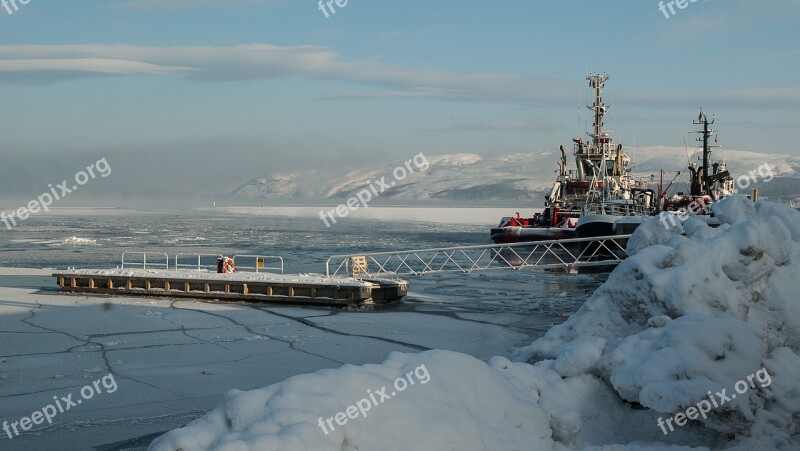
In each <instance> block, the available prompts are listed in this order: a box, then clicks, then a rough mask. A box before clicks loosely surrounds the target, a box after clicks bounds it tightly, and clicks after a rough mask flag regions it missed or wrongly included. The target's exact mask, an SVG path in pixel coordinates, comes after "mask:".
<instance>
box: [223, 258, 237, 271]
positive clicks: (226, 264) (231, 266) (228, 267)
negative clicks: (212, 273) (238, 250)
mask: <svg viewBox="0 0 800 451" xmlns="http://www.w3.org/2000/svg"><path fill="white" fill-rule="evenodd" d="M222 272H223V273H232V272H236V263H234V261H233V259H232V258H230V257H225V258H223V259H222Z"/></svg>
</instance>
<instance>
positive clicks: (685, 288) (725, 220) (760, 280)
mask: <svg viewBox="0 0 800 451" xmlns="http://www.w3.org/2000/svg"><path fill="white" fill-rule="evenodd" d="M714 211H715V213H716V215H717V217H718V218H719V219H720V221H721V222H722V225H721V226H720V227H719V228H717V229H712V228H709V227H708V226H707V225H706V224H705V223H703V222H702V221H699V220H696V219H694V218H690V219H688V220H687V221H686V222H684V223H679V224H677V226H676V227H674V228H672V229H671V230H668V229H666V228H665V226H664V224H663V223H662V222H660V221H659V219H658V218H655V219H653V220H651V221H649V222H648V223H646V224H645V225H643V226H642V227H640V228H639V230H637V232H636V234H635V236H634V237H633V238H632V239H631V241H630V244H629V248H630V250H631V251H632V252H633V253H635V255H633V256H632V257H631V258H629V259H628V260H626V261H625V262H624V263H623V264H621V265H620V266H619V267H618V268H617V269H616V270H615V271H614V273H613V274H612V275H611V277H610V278H609V280H608V281H607V282H606V283H605V284H604V285H603V286H602V287H600V288H599V289H598V290H597V291H596V292H595V293H594V295H593V296H592V297H591V298H590V299H589V300H588V301H587V302H586V303H585V305H584V306H583V307H582V308H581V309H580V310H579V311H578V312H577V313H575V314H574V315H573V316H572V317H571V318H570V319H569V320H567V321H566V322H565V323H564V324H562V325H559V326H556V327H554V328H552V329H551V330H550V331H549V332H548V333H547V334H546V335H545V336H544V337H543V338H541V339H539V340H537V341H535V342H534V343H532V344H531V345H530V346H527V347H525V348H522V349H520V350H519V351H518V352H517V353H516V357H515V360H516V361H514V362H512V361H510V360H508V359H506V358H502V357H495V358H492V359H489V360H488V362H484V361H482V360H479V359H476V358H474V357H470V356H467V355H463V354H459V353H455V352H450V351H442V350H434V351H427V352H423V353H421V354H402V353H392V354H390V355H389V357H388V360H386V361H385V362H384V363H382V364H371V365H364V366H352V365H346V366H343V367H341V368H338V369H332V370H323V371H319V372H316V373H313V374H306V375H299V376H294V377H291V378H289V379H287V380H285V381H283V382H279V383H277V384H274V385H270V386H268V387H266V388H262V389H259V390H254V391H235V390H234V391H231V392H229V393H228V394H227V395H226V397H225V399H224V400H223V401H222V402H221V403H220V404H219V405H218V406H217V407H216V408H215V409H214V410H212V411H211V412H209V413H208V414H207V415H205V416H203V417H202V418H199V419H197V420H195V421H193V422H192V423H190V424H189V425H187V426H186V427H183V428H180V429H177V430H174V431H172V432H170V433H168V434H166V435H164V436H162V437H160V438H158V439H157V440H156V441H154V442H153V443H152V445H151V449H152V450H155V451H162V450H179V449H182V450H204V449H215V450H237V451H238V450H303V449H308V450H355V449H358V450H378V449H380V450H393V449H397V450H400V449H419V450H439V449H454V450H455V449H457V450H474V449H488V450H495V449H509V450H513V449H519V450H523V449H524V450H530V449H536V450H538V449H570V448H575V449H585V448H592V447H596V448H595V449H620V448H619V447H616V446H612V445H627V446H628V447H630V449H657V448H661V449H680V448H679V447H701V448H735V449H742V450H745V449H747V450H749V449H776V448H777V449H781V448H782V449H800V433H799V432H798V424H800V421H799V420H800V358H798V352H800V301H798V293H800V263H799V262H800V213H798V212H797V211H794V210H792V209H788V208H785V207H781V206H778V205H775V204H771V203H768V202H758V203H755V204H754V203H752V202H750V201H748V200H747V199H745V198H743V197H741V196H735V197H731V198H728V199H726V200H725V201H723V202H721V203H719V204H717V205H715V206H714ZM682 233H685V234H686V236H682V235H681V234H682ZM423 366H424V368H425V370H426V372H427V373H428V374H429V375H430V377H429V380H428V382H427V383H424V384H422V383H419V382H418V383H417V384H416V385H414V386H410V387H408V388H406V389H405V390H404V391H402V392H398V393H393V394H392V396H390V398H389V399H385V400H383V399H382V402H380V403H378V404H376V405H374V406H373V407H371V409H370V410H369V411H368V412H355V415H354V416H351V414H352V413H354V411H352V410H351V411H350V414H347V416H345V417H344V419H345V421H343V422H342V423H339V422H338V421H337V420H334V421H333V422H332V424H333V426H334V428H333V429H332V430H330V429H329V430H328V433H327V434H326V433H325V431H324V430H323V428H322V427H320V426H319V423H320V422H324V421H325V420H326V419H328V418H334V419H335V418H337V416H336V414H337V413H338V412H346V411H348V407H349V406H351V405H355V404H356V403H357V402H359V401H360V400H362V399H365V398H368V393H369V392H368V390H371V391H372V393H374V392H375V391H376V390H378V389H380V388H381V387H383V386H386V387H389V390H394V388H392V387H396V385H393V384H394V381H395V380H396V379H397V378H399V377H405V375H408V374H412V375H413V374H415V373H414V371H415V370H418V369H419V368H421V367H423ZM755 374H759V377H758V378H756V379H753V377H752V376H753V375H755ZM748 376H751V377H750V383H749V385H748V386H747V387H746V390H744V392H739V391H738V389H737V390H736V391H734V387H739V384H738V383H739V382H740V381H743V380H744V381H746V380H747V377H748ZM762 376H768V378H767V377H762ZM745 383H746V384H747V382H745ZM389 390H387V391H389ZM723 390H726V392H727V395H726V396H728V397H730V400H729V401H727V402H722V401H719V404H720V405H717V406H715V407H713V408H711V409H710V410H709V412H708V413H707V414H706V415H705V417H699V416H697V415H695V417H696V418H697V419H696V420H691V421H689V422H688V424H686V425H684V426H677V425H676V423H675V419H677V418H678V417H677V416H676V415H678V414H680V413H681V412H687V413H688V412H689V410H687V409H689V408H690V407H692V406H695V405H697V403H698V402H700V401H702V400H704V399H709V395H708V392H711V393H718V392H722V391H723ZM737 393H738V397H732V396H731V395H733V394H737ZM711 396H714V397H715V398H714V399H715V400H716V399H718V398H717V397H716V395H711ZM695 413H696V411H695ZM673 417H675V419H673ZM338 418H339V420H342V417H338ZM659 418H662V419H663V420H667V419H671V420H672V423H670V424H671V425H672V426H671V428H673V429H674V431H670V430H669V429H662V428H661V427H659V425H658V421H659ZM665 432H668V433H665ZM670 447H672V448H670Z"/></svg>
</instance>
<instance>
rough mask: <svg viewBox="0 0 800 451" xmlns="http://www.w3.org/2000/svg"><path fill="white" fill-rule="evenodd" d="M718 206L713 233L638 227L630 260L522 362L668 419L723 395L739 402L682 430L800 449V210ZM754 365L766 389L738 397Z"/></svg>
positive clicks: (661, 225) (697, 225)
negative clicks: (547, 367)
mask: <svg viewBox="0 0 800 451" xmlns="http://www.w3.org/2000/svg"><path fill="white" fill-rule="evenodd" d="M713 211H714V213H715V215H716V217H717V218H718V219H719V220H720V221H721V223H722V225H721V226H720V227H719V228H717V229H712V228H710V227H709V226H708V225H706V224H705V223H704V222H703V221H701V220H699V219H697V218H692V217H689V218H688V219H686V220H685V222H683V223H681V222H677V223H673V222H670V221H662V220H660V218H656V219H654V220H651V221H649V222H647V223H645V224H644V225H642V226H641V227H640V228H639V229H638V230H637V231H636V233H635V234H634V236H633V237H632V238H631V240H630V242H629V245H628V250H629V252H631V253H634V254H635V256H633V257H632V258H630V259H628V260H627V261H625V262H624V263H623V264H622V265H620V267H619V268H617V269H616V270H615V271H614V273H613V274H612V275H611V276H610V277H609V280H608V281H607V282H606V283H605V284H604V285H603V286H602V287H601V288H599V289H598V290H597V292H595V293H594V295H593V296H592V298H591V299H590V300H588V301H587V302H586V304H585V305H584V306H583V307H582V308H581V309H580V310H579V311H578V312H577V313H576V314H575V315H573V317H571V318H570V319H569V320H567V321H566V322H565V323H564V324H562V325H560V326H557V327H554V328H553V329H551V330H550V331H549V332H548V333H547V334H546V335H545V337H543V338H542V339H540V340H537V341H536V342H535V343H533V344H532V345H530V346H528V347H527V348H524V349H522V350H520V351H518V354H517V357H518V358H519V359H520V360H528V361H537V360H541V359H553V360H554V362H555V368H556V369H557V370H558V371H559V372H560V373H561V374H563V375H564V376H567V377H571V376H574V375H576V374H587V373H589V374H593V375H594V376H596V377H598V378H600V379H602V380H603V381H604V382H605V383H607V384H608V385H610V386H611V387H613V390H614V392H615V393H617V394H618V395H619V397H620V398H622V399H623V400H625V401H627V402H629V403H633V404H637V405H641V406H643V407H645V408H647V409H650V411H654V412H658V413H660V414H663V415H660V416H662V417H663V418H664V419H666V418H669V417H671V416H673V415H674V414H676V413H679V412H682V411H684V410H686V409H687V408H689V407H691V406H694V405H696V404H697V403H698V402H700V401H701V400H703V399H704V398H709V395H708V393H709V392H712V395H711V396H713V397H714V400H716V401H720V397H716V395H715V394H716V393H718V392H721V390H723V389H726V390H727V393H725V394H724V396H728V397H730V395H732V394H736V395H737V396H738V397H732V398H731V400H730V401H727V402H725V403H724V404H722V403H721V402H720V404H722V405H719V406H718V407H714V408H713V409H712V410H711V411H710V412H709V413H708V414H707V418H702V417H700V418H698V419H697V420H696V421H693V422H690V424H689V425H687V426H685V427H683V429H685V431H681V432H691V433H698V434H705V435H706V439H707V440H711V441H712V442H715V443H717V444H719V443H720V442H722V441H724V440H725V438H726V437H727V435H726V434H732V435H733V436H736V437H737V438H738V439H740V440H741V441H742V442H745V443H750V444H754V443H759V444H760V445H761V446H762V447H763V446H765V443H768V445H766V446H768V447H778V446H790V445H789V444H790V443H792V444H793V446H795V447H798V446H800V436H798V420H799V419H800V358H798V351H800V302H798V298H797V293H800V278H798V275H800V265H799V264H798V263H799V262H800V213H798V212H797V211H794V210H791V209H788V208H785V207H781V206H779V205H776V204H772V203H769V202H758V203H753V202H751V201H749V200H747V199H746V198H744V197H742V196H733V197H730V198H727V199H726V200H724V201H722V202H720V203H718V204H716V205H714V207H713ZM668 226H669V227H668ZM684 233H685V234H686V235H685V236H683V235H682V234H684ZM759 370H763V371H762V373H761V374H762V375H764V376H763V377H762V379H763V380H764V381H763V382H762V381H760V380H753V381H752V383H749V384H748V389H747V391H746V392H745V393H739V391H738V390H737V391H734V387H735V386H736V383H737V382H739V381H741V380H743V379H746V378H747V377H748V376H751V375H754V374H756V373H757V372H758V371H759ZM766 376H769V379H770V381H769V382H768V381H767V377H766ZM739 387H740V388H743V387H744V386H743V385H740V386H739ZM742 391H744V390H742ZM667 430H669V429H667ZM792 436H793V438H792ZM792 440H794V441H793V442H792ZM742 446H745V445H742Z"/></svg>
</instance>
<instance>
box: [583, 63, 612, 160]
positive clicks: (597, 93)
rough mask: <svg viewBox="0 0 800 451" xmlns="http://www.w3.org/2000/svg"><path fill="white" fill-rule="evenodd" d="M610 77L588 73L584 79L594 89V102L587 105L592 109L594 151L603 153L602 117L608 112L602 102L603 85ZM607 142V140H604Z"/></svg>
mask: <svg viewBox="0 0 800 451" xmlns="http://www.w3.org/2000/svg"><path fill="white" fill-rule="evenodd" d="M609 78H611V76H610V75H608V74H603V75H600V74H597V73H592V74H589V76H588V77H586V79H587V80H588V81H589V86H590V87H591V88H593V89H594V104H593V105H592V106H590V107H589V109H590V110H592V111H594V124H593V126H592V128H593V132H594V133H592V135H591V136H592V144H594V148H595V150H596V151H598V152H600V153H603V154H605V148H604V147H605V146H603V142H602V141H603V118H604V117H605V115H606V113H607V112H608V108H607V107H606V105H605V104H604V103H603V88H604V87H605V83H606V81H608V79H609ZM605 141H606V142H608V140H605Z"/></svg>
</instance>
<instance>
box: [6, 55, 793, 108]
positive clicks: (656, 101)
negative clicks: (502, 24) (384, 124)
mask: <svg viewBox="0 0 800 451" xmlns="http://www.w3.org/2000/svg"><path fill="white" fill-rule="evenodd" d="M140 74H149V75H160V76H180V77H184V78H186V79H188V80H191V81H196V82H226V81H239V80H270V79H278V78H307V79H314V80H324V81H333V82H340V83H347V84H351V85H354V86H356V87H357V89H354V90H348V91H347V92H332V93H331V94H330V96H328V98H338V99H342V98H434V99H444V100H454V101H476V102H496V103H505V104H546V105H559V106H568V105H572V104H573V102H574V98H575V89H576V82H575V81H574V80H553V79H543V78H535V77H531V76H525V75H514V74H502V73H458V72H451V71H444V70H435V69H415V68H408V67H401V66H390V65H387V64H383V63H380V62H375V61H344V60H343V59H342V58H341V56H340V55H339V54H338V52H336V50H334V49H332V48H330V47H324V46H313V45H299V46H276V45H271V44H247V45H235V46H228V47H213V46H183V47H143V46H129V45H6V46H0V82H9V83H20V84H24V83H52V82H58V81H64V80H70V79H74V78H76V77H96V76H109V75H111V76H130V75H140ZM615 92H616V94H615V97H616V98H617V99H618V100H620V101H622V102H625V103H631V104H641V105H646V106H652V107H656V108H659V107H673V106H682V107H683V106H686V105H697V104H698V102H701V104H705V105H708V104H712V103H713V104H717V105H732V106H756V107H761V108H795V106H796V105H797V104H798V102H800V86H797V85H795V86H772V87H758V86H743V87H741V88H737V89H729V90H724V89H719V90H709V91H703V92H694V91H663V90H658V89H653V90H648V91H639V92H630V91H625V90H623V89H615Z"/></svg>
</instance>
